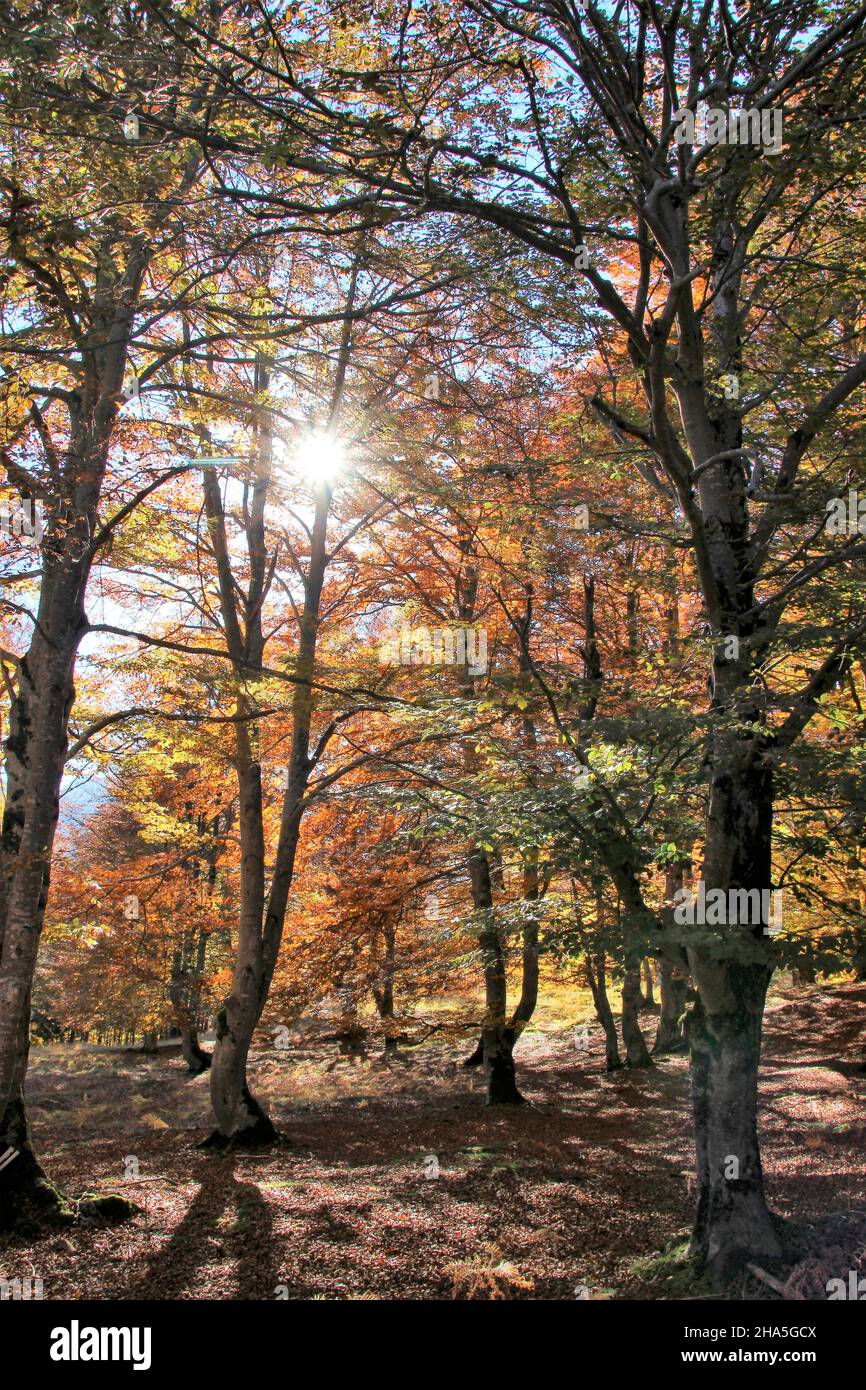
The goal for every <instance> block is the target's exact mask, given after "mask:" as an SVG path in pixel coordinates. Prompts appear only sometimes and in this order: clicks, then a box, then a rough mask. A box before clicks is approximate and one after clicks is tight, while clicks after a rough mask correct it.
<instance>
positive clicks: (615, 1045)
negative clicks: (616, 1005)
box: [584, 952, 622, 1071]
mask: <svg viewBox="0 0 866 1390" xmlns="http://www.w3.org/2000/svg"><path fill="white" fill-rule="evenodd" d="M584 964H585V967H586V978H587V981H588V982H589V988H590V990H591V991H592V1000H593V1004H594V1005H595V1013H596V1017H597V1019H598V1021H599V1023H600V1024H601V1026H602V1028H603V1029H604V1052H605V1064H606V1067H607V1070H608V1071H618V1070H619V1068H620V1067H621V1066H622V1061H621V1060H620V1055H619V1039H618V1038H617V1034H616V1021H615V1019H614V1016H613V1010H612V1009H611V1007H610V1000H609V999H608V997H607V962H606V960H605V957H604V953H603V952H602V953H601V954H600V955H598V956H597V957H596V960H595V966H593V963H592V960H591V958H590V956H589V955H588V954H587V955H586V956H585V958H584Z"/></svg>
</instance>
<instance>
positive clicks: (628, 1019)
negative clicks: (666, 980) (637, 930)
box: [622, 961, 653, 1067]
mask: <svg viewBox="0 0 866 1390" xmlns="http://www.w3.org/2000/svg"><path fill="white" fill-rule="evenodd" d="M641 998H642V996H641V992H640V961H632V962H631V963H630V964H628V965H627V966H626V970H625V974H624V976H623V981H622V1045H623V1048H624V1050H625V1064H626V1066H627V1067H651V1066H652V1065H653V1061H652V1058H651V1057H650V1054H649V1049H648V1047H647V1045H646V1041H645V1039H644V1035H643V1033H642V1032H641V1026H640V1022H639V1013H640V1006H641Z"/></svg>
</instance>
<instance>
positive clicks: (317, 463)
mask: <svg viewBox="0 0 866 1390" xmlns="http://www.w3.org/2000/svg"><path fill="white" fill-rule="evenodd" d="M286 459H287V462H288V464H289V466H290V467H291V468H293V469H294V470H296V471H297V472H298V473H299V474H301V476H302V477H304V478H306V479H308V480H309V482H311V483H332V482H333V481H334V479H335V478H336V477H337V476H338V475H339V474H340V473H341V472H342V470H343V468H344V467H345V465H346V450H345V447H344V445H343V444H342V443H341V441H340V440H339V439H337V438H336V436H335V435H334V434H333V433H332V432H331V431H330V430H313V431H311V432H310V433H308V434H304V435H302V436H301V438H300V439H299V440H298V442H297V443H296V444H295V445H294V447H290V448H289V449H287V451H286Z"/></svg>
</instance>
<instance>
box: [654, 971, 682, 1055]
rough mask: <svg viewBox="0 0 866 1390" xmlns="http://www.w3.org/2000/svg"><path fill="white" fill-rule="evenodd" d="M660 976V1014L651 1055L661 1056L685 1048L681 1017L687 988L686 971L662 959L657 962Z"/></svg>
mask: <svg viewBox="0 0 866 1390" xmlns="http://www.w3.org/2000/svg"><path fill="white" fill-rule="evenodd" d="M659 972H660V974H661V1013H660V1014H659V1026H658V1028H657V1030H656V1036H655V1042H654V1043H653V1055H654V1056H659V1057H660V1056H663V1055H665V1054H666V1053H669V1052H680V1051H682V1050H683V1048H684V1047H685V1046H686V1036H685V1033H684V1031H683V1016H684V1014H685V1011H686V995H687V993H688V988H689V977H688V971H687V970H685V968H684V967H682V966H678V965H675V964H674V962H673V961H670V960H666V959H665V958H664V957H662V958H661V960H660V961H659Z"/></svg>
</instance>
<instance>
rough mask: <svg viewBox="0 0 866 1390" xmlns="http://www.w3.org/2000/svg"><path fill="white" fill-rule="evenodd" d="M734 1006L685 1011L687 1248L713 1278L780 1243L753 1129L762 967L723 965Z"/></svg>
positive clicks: (773, 1252)
mask: <svg viewBox="0 0 866 1390" xmlns="http://www.w3.org/2000/svg"><path fill="white" fill-rule="evenodd" d="M725 973H726V976H727V981H728V984H729V986H730V987H731V988H732V992H733V997H734V998H735V999H736V1001H737V1004H736V1008H734V1009H733V1010H731V1011H727V1012H725V1013H723V1014H715V1015H714V1014H710V1013H708V1012H707V1011H706V1009H705V1007H704V1004H703V1002H702V1001H701V1000H700V999H698V1000H697V1001H696V1003H695V1004H694V1005H693V1006H692V1008H691V1010H690V1013H689V1015H688V1021H687V1033H688V1040H689V1046H690V1049H691V1067H692V1104H693V1109H694V1121H695V1144H696V1151H697V1172H698V1208H697V1214H696V1217H695V1225H694V1231H693V1233H692V1242H691V1251H692V1254H694V1255H696V1256H698V1257H699V1258H700V1259H701V1260H702V1262H703V1263H704V1264H705V1265H706V1266H707V1267H708V1268H709V1269H710V1270H711V1271H712V1272H713V1273H714V1274H715V1275H716V1276H717V1277H718V1278H719V1279H720V1280H721V1281H723V1282H724V1281H726V1280H728V1279H730V1278H731V1277H732V1276H733V1275H735V1274H737V1273H738V1272H740V1271H741V1270H742V1268H743V1265H744V1264H745V1263H746V1262H747V1261H758V1262H760V1263H768V1264H771V1263H773V1262H775V1261H776V1260H777V1259H778V1258H779V1257H780V1255H781V1253H782V1251H781V1245H780V1242H779V1238H778V1235H777V1233H776V1230H775V1228H774V1225H773V1222H772V1218H771V1217H770V1215H769V1212H768V1209H767V1204H766V1198H765V1196H764V1179H763V1173H762V1169H761V1155H760V1150H759V1147H758V1134H757V1113H756V1112H757V1092H758V1065H759V1062H760V1052H761V1020H762V1014H763V1007H764V997H765V994H766V989H767V985H768V984H769V981H770V972H769V970H765V969H763V968H761V967H754V966H745V965H736V964H734V965H731V966H729V967H728V968H727V970H726V972H725Z"/></svg>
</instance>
